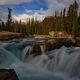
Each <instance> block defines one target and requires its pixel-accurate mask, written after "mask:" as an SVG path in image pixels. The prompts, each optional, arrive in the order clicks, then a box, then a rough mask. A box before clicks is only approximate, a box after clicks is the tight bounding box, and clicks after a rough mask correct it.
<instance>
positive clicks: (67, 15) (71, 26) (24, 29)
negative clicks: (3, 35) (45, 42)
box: [0, 1, 80, 36]
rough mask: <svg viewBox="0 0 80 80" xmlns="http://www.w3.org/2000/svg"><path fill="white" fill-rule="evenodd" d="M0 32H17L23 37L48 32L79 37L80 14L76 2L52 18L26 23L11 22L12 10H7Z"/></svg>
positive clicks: (0, 23)
mask: <svg viewBox="0 0 80 80" xmlns="http://www.w3.org/2000/svg"><path fill="white" fill-rule="evenodd" d="M0 31H9V32H18V33H22V34H24V35H47V34H49V32H50V31H64V32H65V33H67V34H72V35H75V36H80V12H79V5H78V3H77V1H75V2H74V3H73V4H71V5H70V6H69V8H68V9H66V8H64V10H61V12H60V13H59V12H58V11H55V15H54V16H48V17H46V18H45V19H44V20H43V21H42V22H40V21H37V20H36V21H35V20H34V19H27V21H26V23H24V22H22V21H21V20H20V21H13V19H12V10H11V9H10V8H8V19H7V21H6V22H4V21H0Z"/></svg>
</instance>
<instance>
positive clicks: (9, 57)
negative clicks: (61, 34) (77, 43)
mask: <svg viewBox="0 0 80 80" xmlns="http://www.w3.org/2000/svg"><path fill="white" fill-rule="evenodd" d="M38 42H39V41H38V40H36V39H20V40H11V41H6V42H0V68H1V69H2V68H6V69H15V71H16V73H17V75H18V77H19V79H20V80H80V48H66V47H64V46H63V47H61V48H60V49H55V50H53V51H49V52H47V53H44V48H43V46H40V48H41V52H42V54H41V55H39V56H35V57H34V56H33V55H34V54H32V53H31V52H32V50H33V46H30V45H32V44H36V43H38Z"/></svg>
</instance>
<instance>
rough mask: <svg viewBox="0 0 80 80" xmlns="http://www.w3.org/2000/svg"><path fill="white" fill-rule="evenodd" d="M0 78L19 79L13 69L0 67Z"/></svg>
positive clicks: (4, 79)
mask: <svg viewBox="0 0 80 80" xmlns="http://www.w3.org/2000/svg"><path fill="white" fill-rule="evenodd" d="M0 80H19V79H18V76H17V75H16V72H15V71H14V69H0Z"/></svg>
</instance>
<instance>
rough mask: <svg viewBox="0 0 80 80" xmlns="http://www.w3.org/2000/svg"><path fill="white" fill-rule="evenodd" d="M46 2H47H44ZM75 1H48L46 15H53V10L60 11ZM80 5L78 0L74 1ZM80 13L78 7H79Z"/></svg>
mask: <svg viewBox="0 0 80 80" xmlns="http://www.w3.org/2000/svg"><path fill="white" fill-rule="evenodd" d="M46 1H47V0H46ZM74 1H75V0H48V1H47V3H48V11H47V15H54V13H55V10H59V11H61V10H62V9H63V8H68V7H69V5H70V4H72V3H73V2H74ZM76 1H77V2H78V4H80V0H76ZM79 11H80V6H79Z"/></svg>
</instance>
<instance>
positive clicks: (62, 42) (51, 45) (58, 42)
mask: <svg viewBox="0 0 80 80" xmlns="http://www.w3.org/2000/svg"><path fill="white" fill-rule="evenodd" d="M72 45H73V42H72V41H71V40H70V39H62V38H61V39H55V40H53V41H52V42H47V43H46V50H47V51H51V50H54V49H59V48H60V47H62V46H65V47H71V46H72Z"/></svg>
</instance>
